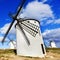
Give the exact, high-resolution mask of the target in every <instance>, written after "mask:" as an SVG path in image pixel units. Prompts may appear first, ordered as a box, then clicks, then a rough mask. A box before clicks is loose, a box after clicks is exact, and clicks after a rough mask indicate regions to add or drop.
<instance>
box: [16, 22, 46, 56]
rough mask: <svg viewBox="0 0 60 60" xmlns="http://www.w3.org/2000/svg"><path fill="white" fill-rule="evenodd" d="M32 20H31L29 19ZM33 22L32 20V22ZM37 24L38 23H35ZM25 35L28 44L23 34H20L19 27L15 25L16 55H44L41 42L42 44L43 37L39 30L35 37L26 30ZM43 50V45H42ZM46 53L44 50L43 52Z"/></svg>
mask: <svg viewBox="0 0 60 60" xmlns="http://www.w3.org/2000/svg"><path fill="white" fill-rule="evenodd" d="M31 22H33V21H31ZM33 23H34V22H33ZM36 24H37V25H38V26H39V23H36ZM24 32H25V33H26V36H27V37H28V39H29V41H30V45H29V46H28V45H27V43H26V41H25V38H24V35H23V34H22V32H21V30H20V28H19V27H18V26H17V27H16V34H17V35H16V36H17V55H22V56H31V57H44V56H45V54H43V52H42V48H41V44H43V45H44V43H43V39H42V36H41V31H39V33H38V34H37V35H36V37H33V36H32V35H30V34H29V33H28V32H26V31H25V30H24ZM44 50H45V47H44ZM45 53H46V52H45Z"/></svg>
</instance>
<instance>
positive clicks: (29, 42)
mask: <svg viewBox="0 0 60 60" xmlns="http://www.w3.org/2000/svg"><path fill="white" fill-rule="evenodd" d="M24 3H25V0H23V1H22V4H21V6H20V7H19V9H18V11H17V13H16V14H15V15H14V16H12V19H13V21H12V23H11V24H10V27H9V28H8V30H7V32H6V34H5V36H4V38H3V40H2V43H4V41H5V38H6V37H7V35H8V33H9V31H10V29H11V27H12V25H13V24H14V22H15V21H17V23H16V25H15V26H16V38H17V42H16V43H17V44H16V49H17V55H21V56H31V57H44V56H45V55H46V51H45V46H44V43H43V39H42V35H41V31H40V23H39V21H38V20H36V19H30V18H29V19H24V18H19V19H18V18H17V17H18V15H19V13H20V12H21V9H22V7H23V5H24Z"/></svg>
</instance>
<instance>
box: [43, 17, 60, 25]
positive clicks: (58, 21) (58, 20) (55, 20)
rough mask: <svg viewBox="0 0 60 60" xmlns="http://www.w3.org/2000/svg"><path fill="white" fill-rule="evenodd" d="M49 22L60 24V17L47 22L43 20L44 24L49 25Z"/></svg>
mask: <svg viewBox="0 0 60 60" xmlns="http://www.w3.org/2000/svg"><path fill="white" fill-rule="evenodd" d="M48 24H60V18H59V19H54V20H47V21H46V23H45V24H44V23H43V22H42V25H43V26H44V25H48Z"/></svg>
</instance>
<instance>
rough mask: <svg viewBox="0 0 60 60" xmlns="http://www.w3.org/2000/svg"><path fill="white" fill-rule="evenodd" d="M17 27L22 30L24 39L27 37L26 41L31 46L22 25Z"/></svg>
mask: <svg viewBox="0 0 60 60" xmlns="http://www.w3.org/2000/svg"><path fill="white" fill-rule="evenodd" d="M17 25H18V26H19V28H20V29H21V32H22V33H23V35H24V37H25V39H26V43H27V44H28V45H30V41H29V39H28V38H27V36H26V34H25V32H24V30H23V28H22V27H21V24H19V23H17Z"/></svg>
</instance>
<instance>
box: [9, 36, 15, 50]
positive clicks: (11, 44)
mask: <svg viewBox="0 0 60 60" xmlns="http://www.w3.org/2000/svg"><path fill="white" fill-rule="evenodd" d="M8 39H9V40H10V41H9V42H8V45H9V49H16V41H14V40H13V39H11V38H9V37H8Z"/></svg>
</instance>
